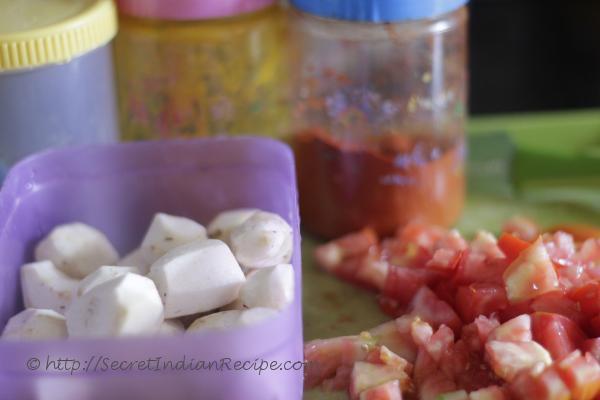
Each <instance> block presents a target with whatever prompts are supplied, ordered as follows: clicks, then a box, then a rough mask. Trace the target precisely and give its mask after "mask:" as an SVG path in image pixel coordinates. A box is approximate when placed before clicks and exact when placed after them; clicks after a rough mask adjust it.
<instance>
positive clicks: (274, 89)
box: [116, 0, 288, 140]
mask: <svg viewBox="0 0 600 400" xmlns="http://www.w3.org/2000/svg"><path fill="white" fill-rule="evenodd" d="M118 5H119V8H120V12H121V25H122V29H121V30H120V32H119V35H118V37H117V40H116V60H117V64H116V65H117V77H118V88H119V99H120V110H121V128H122V131H123V136H124V138H125V139H128V140H139V139H153V138H167V137H181V136H187V137H190V136H208V135H216V134H246V133H250V134H265V135H270V136H279V135H282V134H284V133H285V131H286V129H287V121H288V117H287V112H286V111H287V108H288V106H287V104H288V103H287V96H286V95H287V85H286V74H285V70H284V61H285V30H284V27H285V25H284V21H283V15H282V11H281V10H280V9H279V7H278V6H277V5H276V4H275V1H274V0H174V1H169V2H165V1H163V0H119V1H118Z"/></svg>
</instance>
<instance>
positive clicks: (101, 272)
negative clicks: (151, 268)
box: [77, 265, 140, 296]
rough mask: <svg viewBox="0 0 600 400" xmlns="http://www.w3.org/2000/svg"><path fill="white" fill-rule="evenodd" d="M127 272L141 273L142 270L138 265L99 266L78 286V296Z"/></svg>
mask: <svg viewBox="0 0 600 400" xmlns="http://www.w3.org/2000/svg"><path fill="white" fill-rule="evenodd" d="M127 273H132V274H138V275H139V274H140V270H139V269H138V268H136V267H120V266H112V265H103V266H102V267H100V268H98V269H97V270H95V271H94V272H92V273H91V274H89V275H88V276H86V277H85V278H83V279H82V280H81V281H80V282H79V285H78V287H77V296H81V295H84V294H85V293H87V292H89V291H90V290H91V289H92V288H94V287H96V286H98V285H100V284H102V283H104V282H107V281H110V280H111V279H114V278H118V277H119V276H121V275H125V274H127Z"/></svg>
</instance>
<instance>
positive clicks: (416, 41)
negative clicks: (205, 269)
mask: <svg viewBox="0 0 600 400" xmlns="http://www.w3.org/2000/svg"><path fill="white" fill-rule="evenodd" d="M291 3H292V5H293V9H292V11H291V51H292V56H291V74H292V82H293V94H292V95H293V103H292V104H293V107H294V109H293V135H292V142H293V145H294V149H295V152H296V159H297V169H298V183H299V188H300V204H301V212H302V221H303V224H304V226H305V228H306V229H308V230H309V231H310V232H312V233H314V234H316V235H319V236H321V237H324V238H332V237H337V236H339V235H342V234H345V233H348V232H350V231H353V230H357V229H361V228H363V227H365V226H371V227H373V228H375V229H376V230H377V231H378V232H379V233H380V234H381V235H389V234H392V233H393V232H394V231H395V230H396V229H397V228H398V227H399V226H402V225H404V224H406V223H408V222H409V221H413V220H417V221H422V222H425V223H432V224H438V225H444V226H449V225H452V224H453V223H454V222H455V221H456V220H457V219H458V217H459V216H460V213H461V210H462V207H463V202H464V192H465V178H464V154H465V144H464V131H465V119H466V102H467V68H466V62H467V18H468V12H467V7H466V3H467V0H328V1H322V0H292V1H291Z"/></svg>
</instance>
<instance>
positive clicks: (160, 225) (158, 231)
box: [140, 213, 207, 263]
mask: <svg viewBox="0 0 600 400" xmlns="http://www.w3.org/2000/svg"><path fill="white" fill-rule="evenodd" d="M206 238H207V236H206V229H205V228H204V227H203V226H202V225H200V224H199V223H197V222H196V221H193V220H191V219H189V218H184V217H176V216H173V215H169V214H163V213H158V214H156V215H155V216H154V218H153V219H152V223H151V224H150V227H149V228H148V231H147V232H146V235H145V236H144V239H143V240H142V245H141V246H140V247H141V248H142V251H143V252H144V256H145V258H146V260H148V261H150V263H152V262H154V261H155V260H157V259H158V258H160V257H162V256H163V255H165V254H166V253H167V252H168V251H169V250H171V249H174V248H176V247H178V246H181V245H183V244H186V243H190V242H193V241H196V240H202V239H206Z"/></svg>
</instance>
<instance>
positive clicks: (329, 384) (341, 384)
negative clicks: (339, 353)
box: [321, 364, 352, 392]
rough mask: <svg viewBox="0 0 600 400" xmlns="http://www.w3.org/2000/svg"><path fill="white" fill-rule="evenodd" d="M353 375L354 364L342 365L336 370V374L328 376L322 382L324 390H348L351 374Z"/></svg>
mask: <svg viewBox="0 0 600 400" xmlns="http://www.w3.org/2000/svg"><path fill="white" fill-rule="evenodd" d="M351 375H352V364H350V365H346V364H344V365H340V366H339V367H338V369H336V370H335V375H334V376H333V377H332V378H327V379H325V380H324V381H323V383H321V387H322V388H323V390H325V391H328V392H331V391H337V390H346V389H347V388H348V384H349V383H350V376H351Z"/></svg>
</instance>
